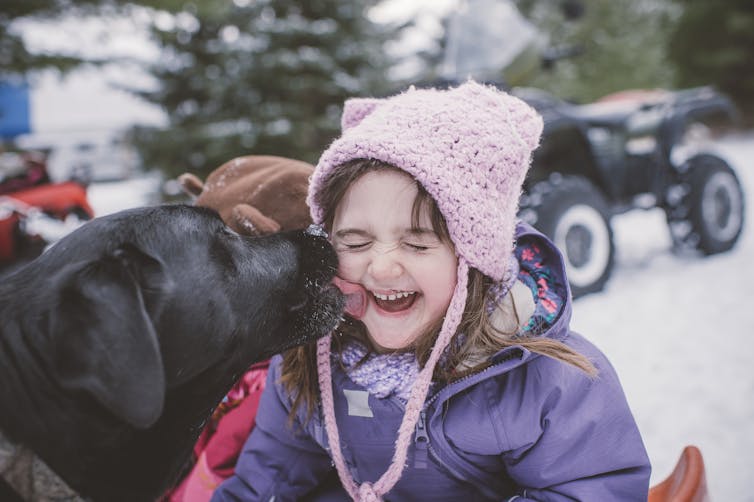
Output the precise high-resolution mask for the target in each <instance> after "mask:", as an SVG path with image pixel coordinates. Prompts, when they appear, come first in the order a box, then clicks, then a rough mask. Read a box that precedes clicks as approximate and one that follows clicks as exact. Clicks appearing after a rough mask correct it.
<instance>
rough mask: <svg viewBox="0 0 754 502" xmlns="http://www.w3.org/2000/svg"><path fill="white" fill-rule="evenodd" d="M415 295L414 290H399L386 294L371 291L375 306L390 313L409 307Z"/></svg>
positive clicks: (414, 299)
mask: <svg viewBox="0 0 754 502" xmlns="http://www.w3.org/2000/svg"><path fill="white" fill-rule="evenodd" d="M417 296H418V295H417V293H416V291H401V292H396V293H391V294H387V295H382V294H378V293H372V298H373V299H374V303H375V305H377V308H379V309H380V310H384V311H385V312H388V313H391V314H394V313H397V312H402V311H404V310H408V309H410V308H411V306H412V305H413V304H414V302H415V301H416V297H417Z"/></svg>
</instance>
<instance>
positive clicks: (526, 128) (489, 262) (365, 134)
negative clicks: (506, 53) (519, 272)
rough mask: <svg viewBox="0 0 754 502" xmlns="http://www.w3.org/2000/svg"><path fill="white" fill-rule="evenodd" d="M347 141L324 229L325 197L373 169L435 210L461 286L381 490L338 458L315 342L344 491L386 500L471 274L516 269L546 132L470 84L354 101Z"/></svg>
mask: <svg viewBox="0 0 754 502" xmlns="http://www.w3.org/2000/svg"><path fill="white" fill-rule="evenodd" d="M341 125H342V128H343V134H342V136H341V137H340V138H338V139H336V140H335V141H334V142H333V143H332V144H331V145H330V147H329V148H328V149H327V150H326V151H325V152H324V153H323V154H322V156H321V157H320V160H319V163H318V164H317V167H316V168H315V170H314V174H313V175H312V178H311V181H310V184H309V194H308V197H307V203H308V204H309V207H310V208H311V214H312V218H313V220H314V222H315V223H322V219H323V210H322V207H321V204H320V202H321V201H320V199H319V198H320V194H321V189H322V187H323V185H324V184H326V183H327V179H328V177H329V176H330V175H331V174H332V173H333V171H334V170H335V169H337V168H338V166H340V165H341V164H343V163H345V162H347V161H350V160H354V159H375V160H379V161H382V162H385V163H388V164H391V165H393V166H395V167H397V168H400V169H402V170H403V171H405V172H407V173H408V174H410V175H411V176H413V177H414V178H415V179H416V180H417V181H418V182H419V183H421V185H422V186H423V187H424V188H425V189H426V190H427V192H428V193H429V194H430V196H431V197H432V198H433V199H434V200H435V202H436V204H437V206H438V208H439V210H440V212H441V213H442V215H443V217H444V218H445V221H446V223H447V227H448V232H449V234H450V237H451V239H452V241H453V244H454V245H455V250H456V254H457V256H458V273H457V277H458V282H457V284H456V288H455V291H454V293H453V298H452V299H451V302H450V305H449V307H448V311H447V312H446V315H445V319H444V321H443V325H442V328H441V329H440V333H439V335H438V337H437V340H436V342H435V345H434V347H433V349H432V352H431V354H430V356H429V359H428V360H427V363H426V364H425V365H424V368H423V369H422V370H421V372H420V373H419V376H418V377H417V379H416V382H415V383H414V386H413V388H412V391H411V395H410V398H409V401H408V403H407V405H406V413H405V415H404V418H403V422H402V423H401V426H400V428H399V429H398V438H397V441H396V449H395V454H394V456H393V461H392V463H391V464H390V466H389V467H388V469H387V471H386V472H385V474H383V475H382V477H381V478H380V479H379V480H377V481H376V482H374V484H371V483H368V482H365V483H363V484H362V485H360V486H359V485H356V483H355V482H354V480H353V478H352V477H351V475H350V473H349V471H348V468H347V467H346V465H345V462H344V460H343V457H342V453H341V450H340V442H339V435H338V430H337V424H336V423H335V413H334V407H333V395H332V381H331V379H330V376H331V367H330V340H331V337H330V336H328V337H325V338H322V339H320V341H319V342H318V349H317V367H318V372H319V386H320V392H321V394H322V406H323V410H324V414H325V426H326V430H327V434H328V438H329V441H330V447H331V451H332V455H333V461H334V462H335V465H336V467H337V469H338V474H339V476H340V479H341V482H342V483H343V486H344V487H345V489H346V490H347V491H348V492H349V494H350V495H351V497H352V498H354V499H355V500H380V498H381V497H382V495H384V494H385V493H387V492H388V491H390V489H392V488H393V486H394V485H395V483H397V481H398V479H399V478H400V475H401V472H402V470H403V467H404V465H405V463H406V455H407V450H408V445H409V443H410V440H411V436H412V434H413V433H414V427H415V425H416V421H417V419H418V417H419V413H420V412H421V409H422V406H423V404H424V401H425V399H426V396H427V390H428V389H429V385H430V383H431V381H432V375H433V373H434V368H435V365H436V364H437V361H438V360H439V358H440V356H441V355H442V352H443V351H444V350H445V348H446V347H447V345H448V343H449V342H450V339H451V338H452V337H453V335H454V334H455V332H456V330H457V329H458V326H459V324H460V321H461V316H462V314H463V310H464V307H465V304H466V288H467V281H468V272H469V267H470V266H471V267H474V268H477V269H478V270H479V271H481V272H482V273H484V274H485V275H487V276H489V277H491V278H493V279H495V280H497V281H499V280H502V279H504V275H505V273H506V271H507V270H509V268H510V267H509V265H510V263H509V261H510V260H511V259H513V257H512V250H513V246H514V239H515V236H514V232H515V225H516V212H517V211H518V199H519V197H520V195H521V186H522V184H523V181H524V177H525V175H526V171H527V169H528V168H529V164H530V162H531V152H532V150H533V149H534V148H536V146H537V144H538V142H539V137H540V134H541V132H542V119H541V117H540V116H539V115H538V114H537V113H536V112H535V111H534V110H533V109H532V108H531V107H529V106H528V105H527V104H526V103H524V102H523V101H521V100H519V99H518V98H515V97H513V96H510V95H508V94H506V93H504V92H502V91H499V90H497V89H495V88H492V87H487V86H483V85H480V84H478V83H476V82H473V81H468V82H466V83H464V84H462V85H460V86H458V87H456V88H453V89H449V90H436V89H414V88H411V89H409V90H408V91H406V92H404V93H402V94H399V95H397V96H393V97H389V98H385V99H371V98H366V99H350V100H348V101H346V103H345V106H344V110H343V117H342V119H341Z"/></svg>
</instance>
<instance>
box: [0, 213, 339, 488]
mask: <svg viewBox="0 0 754 502" xmlns="http://www.w3.org/2000/svg"><path fill="white" fill-rule="evenodd" d="M336 268H337V263H336V257H335V253H334V252H333V250H332V248H331V247H330V245H329V244H328V243H327V241H326V240H325V239H324V238H323V237H320V236H314V235H310V234H308V233H306V232H304V231H301V232H289V233H283V234H277V235H273V236H268V237H259V238H247V237H242V236H239V235H237V234H235V233H234V232H233V231H231V230H229V229H228V228H227V227H226V226H225V225H224V224H223V223H222V221H221V220H220V218H219V217H218V215H217V214H216V213H215V212H213V211H211V210H208V209H204V208H199V207H192V206H185V205H174V206H157V207H152V208H140V209H135V210H128V211H124V212H121V213H117V214H115V215H111V216H105V217H101V218H98V219H95V220H93V221H91V222H89V223H87V224H86V225H84V226H83V227H81V228H80V229H78V230H77V231H75V232H73V233H72V234H71V235H69V236H67V237H66V238H64V239H62V240H61V241H59V242H58V243H57V244H56V245H55V246H53V247H52V248H51V249H49V250H48V251H47V252H45V253H44V254H43V255H42V256H40V257H39V258H38V259H37V260H35V261H34V262H32V263H30V264H29V265H27V266H26V267H24V268H22V269H21V270H19V271H17V272H16V273H14V274H13V275H11V276H10V277H7V278H5V279H4V280H3V282H2V284H1V285H0V319H1V320H2V327H1V328H0V330H1V331H0V389H1V390H0V409H1V410H2V412H1V413H0V427H2V430H3V432H4V433H5V434H6V436H9V437H10V438H11V439H12V440H14V441H17V442H20V443H23V444H25V445H27V446H29V447H31V448H32V449H33V450H34V451H35V452H36V453H37V454H38V455H39V456H40V457H41V458H42V459H43V460H44V461H45V462H46V463H47V464H48V465H49V466H50V467H52V468H53V470H55V471H56V472H57V473H58V475H60V476H61V477H62V478H63V479H64V480H65V481H66V482H67V483H68V484H69V485H70V486H71V487H72V488H74V489H75V490H77V491H78V492H80V493H81V494H82V495H84V496H86V497H91V498H93V499H95V500H106V501H118V500H124V501H125V500H127V501H146V500H150V501H151V500H155V499H156V498H158V497H159V496H160V495H161V494H162V493H163V492H164V490H165V489H167V488H169V486H170V485H171V483H173V482H174V481H175V479H176V477H177V476H178V474H179V473H180V470H181V468H182V466H183V465H184V463H185V461H186V459H187V458H188V457H189V455H190V452H191V449H192V446H193V444H194V442H195V440H196V438H197V436H198V435H199V433H200V432H201V429H202V427H203V425H204V423H205V421H206V420H207V418H208V417H209V415H210V413H211V411H212V409H213V407H214V406H215V405H216V404H217V403H218V402H219V401H220V400H221V399H222V397H223V396H224V394H225V393H226V392H227V391H228V390H229V388H230V387H231V385H232V384H233V383H234V381H235V380H236V379H237V378H238V377H239V376H240V375H241V374H242V372H243V371H244V370H245V369H246V368H247V367H248V366H249V365H250V364H251V363H253V362H255V361H258V360H262V359H264V358H267V357H269V356H270V355H271V354H273V353H277V352H280V351H282V350H284V349H286V348H289V347H292V346H294V345H297V344H301V343H304V342H307V341H310V340H312V339H314V338H315V337H317V336H320V335H324V334H326V333H327V332H329V331H330V330H331V329H332V328H333V327H334V326H335V325H336V324H337V322H338V319H339V317H340V315H341V312H342V306H343V298H342V295H341V294H340V293H339V292H338V291H337V289H335V288H334V287H333V286H332V285H331V284H330V280H331V279H332V277H333V274H334V273H335V269H336Z"/></svg>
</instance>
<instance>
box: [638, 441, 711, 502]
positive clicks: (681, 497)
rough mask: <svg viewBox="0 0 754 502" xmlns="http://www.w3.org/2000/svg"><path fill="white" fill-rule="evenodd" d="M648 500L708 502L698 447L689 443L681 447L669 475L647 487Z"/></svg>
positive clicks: (700, 453) (705, 481) (702, 463)
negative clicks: (680, 451)
mask: <svg viewBox="0 0 754 502" xmlns="http://www.w3.org/2000/svg"><path fill="white" fill-rule="evenodd" d="M648 502H710V497H709V492H708V491H707V477H706V476H705V474H704V459H702V452H701V451H699V448H697V447H696V446H693V445H689V446H686V447H685V448H684V449H683V453H681V458H679V459H678V463H677V464H676V466H675V469H673V472H672V473H671V474H670V476H668V477H667V478H665V479H664V480H663V481H662V482H660V483H659V484H657V485H655V486H653V487H651V488H650V489H649V499H648Z"/></svg>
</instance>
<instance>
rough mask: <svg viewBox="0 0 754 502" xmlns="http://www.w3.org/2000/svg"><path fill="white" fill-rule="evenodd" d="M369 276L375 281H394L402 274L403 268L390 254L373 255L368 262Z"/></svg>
mask: <svg viewBox="0 0 754 502" xmlns="http://www.w3.org/2000/svg"><path fill="white" fill-rule="evenodd" d="M368 272H369V274H370V275H371V276H372V277H374V278H375V279H377V280H382V279H394V278H396V277H400V275H401V274H402V273H403V267H402V266H401V264H400V263H399V262H398V261H397V260H396V259H395V257H394V256H393V254H392V253H391V252H382V253H375V254H374V255H373V256H372V259H371V260H370V262H369V267H368Z"/></svg>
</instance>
